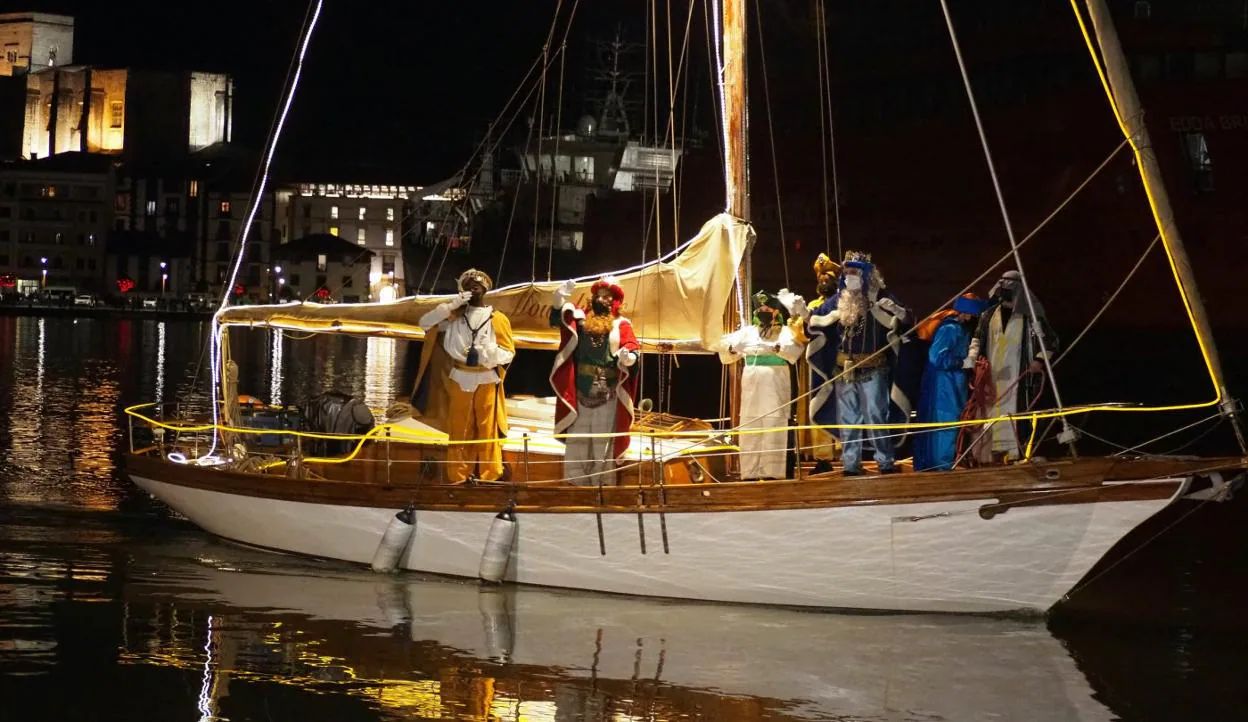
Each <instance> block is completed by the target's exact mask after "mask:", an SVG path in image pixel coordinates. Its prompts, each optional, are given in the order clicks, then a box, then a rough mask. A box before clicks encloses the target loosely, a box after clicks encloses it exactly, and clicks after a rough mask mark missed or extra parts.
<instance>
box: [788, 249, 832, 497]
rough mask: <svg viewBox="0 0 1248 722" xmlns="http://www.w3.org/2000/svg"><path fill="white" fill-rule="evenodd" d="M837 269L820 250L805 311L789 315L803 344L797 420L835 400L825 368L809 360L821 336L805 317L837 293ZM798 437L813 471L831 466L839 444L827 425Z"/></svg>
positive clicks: (805, 419)
mask: <svg viewBox="0 0 1248 722" xmlns="http://www.w3.org/2000/svg"><path fill="white" fill-rule="evenodd" d="M840 269H841V266H840V264H839V263H837V262H836V261H833V260H832V259H831V258H829V257H828V255H827V254H826V253H820V254H819V257H818V258H816V259H815V263H814V272H815V296H816V297H815V299H814V300H812V301H810V302H809V303H807V304H806V306H807V307H806V309H805V313H800V312H799V311H798V310H796V309H793V315H792V317H791V318H790V319H789V327H790V328H791V329H792V330H793V336H794V338H795V339H796V340H797V342H798V343H800V344H802V345H803V346H805V347H806V353H805V357H804V358H803V359H802V365H801V366H800V367H799V369H798V374H797V379H798V381H797V388H798V402H797V419H798V423H799V424H803V425H807V424H814V423H815V422H814V421H813V420H812V419H813V416H814V410H816V409H818V408H821V407H822V406H823V405H825V404H827V403H828V402H833V403H835V400H834V399H833V394H832V384H831V383H830V382H828V377H827V375H826V372H825V371H823V370H820V369H817V368H815V367H814V366H813V365H812V364H811V356H812V355H817V353H818V351H819V350H820V349H821V348H822V346H823V337H822V336H820V335H816V336H814V338H813V339H812V337H811V336H810V334H808V333H807V329H806V319H807V318H809V316H810V312H811V311H813V310H814V309H816V308H819V306H821V305H823V302H824V301H826V300H827V299H828V298H830V297H831V296H832V295H833V294H835V293H836V282H837V274H838V273H839V272H840ZM812 340H814V341H815V344H814V346H811V345H809V344H810V343H811V341H812ZM812 377H813V378H814V379H815V383H814V384H813V386H815V387H816V388H815V389H814V390H813V391H812V388H811V387H812V383H811V380H812ZM797 438H798V447H799V450H800V452H801V453H800V455H801V456H802V458H807V459H814V460H815V473H823V472H827V471H831V470H832V462H833V461H835V460H836V459H838V458H839V457H840V447H839V442H838V440H837V439H836V437H835V436H833V434H832V433H831V432H829V431H828V430H827V429H806V430H803V431H800V432H798V435H797Z"/></svg>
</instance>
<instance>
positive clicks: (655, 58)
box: [649, 0, 671, 256]
mask: <svg viewBox="0 0 1248 722" xmlns="http://www.w3.org/2000/svg"><path fill="white" fill-rule="evenodd" d="M658 7H659V5H658V0H650V37H649V42H650V57H651V65H650V67H651V69H652V70H653V71H654V72H653V73H651V75H650V88H649V91H650V92H652V93H653V94H654V109H653V111H654V144H655V145H658V144H659V142H660V141H659V138H660V135H659V17H658V12H657V11H658ZM670 62H671V59H670V58H669V59H668V63H670ZM666 135H667V132H666V131H664V132H663V136H666ZM658 180H659V169H658V168H657V167H656V168H655V169H654V248H655V255H656V256H658V255H661V254H662V253H663V208H662V206H661V205H660V203H661V201H660V199H659V183H658Z"/></svg>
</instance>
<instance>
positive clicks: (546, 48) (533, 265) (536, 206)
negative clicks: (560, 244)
mask: <svg viewBox="0 0 1248 722" xmlns="http://www.w3.org/2000/svg"><path fill="white" fill-rule="evenodd" d="M562 9H563V0H558V2H557V3H556V4H555V15H554V17H553V18H552V19H551V21H550V32H548V33H547V34H546V42H545V43H544V44H543V45H542V79H541V83H542V92H541V95H540V96H539V98H540V99H539V100H538V105H537V107H538V110H537V153H536V154H535V155H534V158H536V159H537V169H536V170H537V178H536V180H535V182H534V183H533V258H532V260H531V262H530V265H529V280H530V281H532V282H536V281H537V241H538V236H539V232H538V225H537V220H538V215H539V214H540V213H541V203H540V200H541V197H542V133H543V132H544V131H543V129H542V126H543V124H544V123H545V120H546V74H547V73H548V72H549V71H550V41H551V40H553V39H554V37H555V28H556V27H558V25H559V12H560V11H561V10H562ZM550 160H551V167H550V171H551V175H552V176H553V175H554V171H555V167H554V161H555V159H554V158H551V159H550ZM552 240H553V239H552Z"/></svg>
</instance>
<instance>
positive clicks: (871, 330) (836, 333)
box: [807, 251, 909, 476]
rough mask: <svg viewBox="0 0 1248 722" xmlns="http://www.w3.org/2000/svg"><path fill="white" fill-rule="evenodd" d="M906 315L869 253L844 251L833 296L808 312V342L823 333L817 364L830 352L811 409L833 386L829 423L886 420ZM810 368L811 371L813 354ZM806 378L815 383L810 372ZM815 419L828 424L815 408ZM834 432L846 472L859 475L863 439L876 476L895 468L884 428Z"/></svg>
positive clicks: (847, 474) (860, 472) (889, 441)
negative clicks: (833, 413) (829, 380)
mask: <svg viewBox="0 0 1248 722" xmlns="http://www.w3.org/2000/svg"><path fill="white" fill-rule="evenodd" d="M908 318H909V312H908V311H907V310H906V308H905V307H903V306H902V305H901V304H900V303H898V302H897V299H896V298H895V297H894V296H893V294H892V293H891V292H889V291H888V289H887V288H885V284H884V277H883V276H882V275H881V274H880V271H879V269H878V268H876V266H875V265H874V264H873V263H871V255H870V254H868V253H862V252H860V251H848V252H847V253H846V254H845V260H844V261H843V262H842V263H841V276H840V283H839V284H838V291H837V293H836V295H834V296H832V297H831V298H829V299H827V300H825V301H824V302H823V303H822V304H820V305H819V307H818V308H816V309H814V310H812V311H811V315H810V319H809V321H808V322H807V329H808V330H809V333H810V334H811V336H812V341H811V343H812V345H813V344H814V343H815V341H814V340H813V336H814V335H816V334H822V335H823V336H824V343H823V345H822V347H821V348H820V349H819V351H818V352H817V354H818V355H819V357H820V358H819V362H820V368H828V367H829V366H828V363H827V362H828V359H827V355H828V354H831V353H835V362H834V363H833V364H832V365H831V368H832V371H833V372H832V373H831V374H829V377H830V378H833V379H835V383H834V384H828V383H827V382H822V383H821V384H820V386H821V387H822V388H819V387H816V388H815V389H814V393H815V396H814V397H812V407H813V405H814V401H816V400H818V394H819V393H820V392H823V391H825V390H826V389H827V387H828V386H834V389H835V390H834V392H833V393H835V395H836V421H835V423H837V424H844V425H864V424H886V423H888V421H889V413H890V403H891V397H892V392H893V389H892V369H891V363H892V360H893V359H894V358H895V355H896V350H897V349H898V348H899V347H900V344H901V338H900V335H899V333H898V332H899V330H900V329H901V327H902V324H903V323H905V322H906V321H907V319H908ZM811 369H812V373H813V371H814V369H815V361H814V360H813V356H812V362H811ZM811 381H812V383H814V382H815V377H814V376H813V375H812V379H811ZM820 410H822V409H820ZM815 419H816V422H817V423H821V424H822V423H828V422H827V421H826V420H824V419H826V416H822V417H821V416H820V415H819V414H818V412H816V414H815ZM864 431H868V433H866V434H864V433H863V432H864ZM840 434H841V437H840V438H841V441H842V443H843V444H844V447H843V450H842V460H843V462H844V473H845V475H846V476H858V475H861V474H862V447H863V444H864V442H870V443H871V445H872V447H873V448H874V449H875V461H876V464H877V465H878V467H879V471H880V473H881V474H892V473H895V472H896V471H898V469H897V465H896V459H895V458H894V444H893V438H892V436H891V435H890V434H889V433H888V431H887V430H884V429H873V430H864V429H852V428H851V429H841V430H840Z"/></svg>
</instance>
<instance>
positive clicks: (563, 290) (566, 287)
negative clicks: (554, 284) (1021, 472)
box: [550, 279, 576, 308]
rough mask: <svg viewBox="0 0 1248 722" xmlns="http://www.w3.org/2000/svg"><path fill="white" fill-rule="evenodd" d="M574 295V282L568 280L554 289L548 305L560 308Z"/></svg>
mask: <svg viewBox="0 0 1248 722" xmlns="http://www.w3.org/2000/svg"><path fill="white" fill-rule="evenodd" d="M574 293H576V281H573V280H571V279H568V280H566V281H564V282H563V283H562V284H560V285H559V288H556V289H555V293H554V295H553V296H552V297H551V303H550V305H551V306H552V307H553V308H562V307H563V304H565V303H567V302H568V299H569V298H572V294H574Z"/></svg>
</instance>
